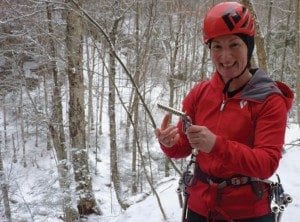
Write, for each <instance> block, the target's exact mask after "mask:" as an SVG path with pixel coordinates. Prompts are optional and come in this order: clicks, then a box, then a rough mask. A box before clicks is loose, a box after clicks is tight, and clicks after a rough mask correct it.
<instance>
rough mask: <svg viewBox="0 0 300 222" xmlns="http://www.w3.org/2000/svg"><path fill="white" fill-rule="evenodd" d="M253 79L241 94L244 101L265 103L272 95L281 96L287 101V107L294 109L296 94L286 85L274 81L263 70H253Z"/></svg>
mask: <svg viewBox="0 0 300 222" xmlns="http://www.w3.org/2000/svg"><path fill="white" fill-rule="evenodd" d="M251 72H252V73H253V77H252V78H251V79H250V81H249V82H248V84H247V85H246V86H245V88H244V89H243V90H242V92H241V98H242V99H248V100H252V101H256V102H263V101H264V100H265V99H266V98H267V97H268V96H270V95H272V94H279V95H281V96H282V97H283V98H284V99H285V103H286V107H287V109H288V110H289V109H290V108H291V107H292V102H293V98H294V93H293V92H292V90H291V89H290V88H289V87H288V86H287V85H286V84H284V83H282V82H279V81H273V80H272V79H271V78H270V77H269V76H267V75H266V74H265V73H264V72H263V71H262V70H261V69H256V70H251Z"/></svg>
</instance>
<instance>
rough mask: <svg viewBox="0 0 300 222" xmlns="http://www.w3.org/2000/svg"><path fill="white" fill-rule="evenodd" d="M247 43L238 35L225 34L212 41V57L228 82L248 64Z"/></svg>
mask: <svg viewBox="0 0 300 222" xmlns="http://www.w3.org/2000/svg"><path fill="white" fill-rule="evenodd" d="M247 50H248V49H247V45H246V44H245V43H244V41H243V40H242V39H240V38H239V37H238V36H236V35H224V36H219V37H216V38H214V39H213V40H212V41H211V49H210V52H211V59H212V62H213V64H214V65H215V67H216V69H217V71H218V72H219V73H220V74H221V76H222V78H223V80H224V81H225V82H226V81H228V80H229V79H231V78H234V77H236V76H238V75H239V74H241V72H242V71H243V70H244V68H245V67H246V66H247V62H248V61H247Z"/></svg>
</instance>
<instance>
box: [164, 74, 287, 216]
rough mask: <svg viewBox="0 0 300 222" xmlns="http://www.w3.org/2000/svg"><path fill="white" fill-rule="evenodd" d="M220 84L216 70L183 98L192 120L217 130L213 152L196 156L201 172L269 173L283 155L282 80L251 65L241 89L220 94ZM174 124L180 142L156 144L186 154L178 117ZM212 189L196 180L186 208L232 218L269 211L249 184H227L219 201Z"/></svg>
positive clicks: (284, 109)
mask: <svg viewBox="0 0 300 222" xmlns="http://www.w3.org/2000/svg"><path fill="white" fill-rule="evenodd" d="M223 88H224V83H223V81H222V79H221V77H220V75H219V74H218V73H215V74H214V75H213V77H212V79H211V80H210V81H204V82H201V83H199V84H197V85H196V86H195V87H194V88H193V89H192V90H191V91H190V92H189V94H188V95H187V96H186V98H185V99H184V101H183V111H184V112H185V113H186V114H187V115H188V116H190V117H191V119H192V121H193V124H195V125H203V126H206V127H207V128H209V129H210V130H211V131H212V132H213V133H214V134H216V135H217V139H216V143H215V145H214V147H213V149H212V151H211V152H210V153H208V154H207V153H203V152H200V153H199V154H198V155H197V157H196V159H197V164H198V165H199V167H200V168H201V169H202V171H204V172H205V173H207V174H208V175H211V176H215V177H218V178H224V179H226V178H230V177H232V176H234V175H237V174H239V175H245V176H249V177H256V178H260V179H266V178H269V177H270V176H271V175H272V174H273V173H274V172H275V171H276V169H277V167H278V164H279V160H280V158H281V155H282V147H283V144H284V137H285V129H286V122H287V113H288V110H289V109H290V107H291V104H292V100H293V93H292V91H291V90H290V89H289V88H288V87H287V86H286V85H284V84H283V83H280V82H274V81H272V80H271V79H270V78H269V77H267V76H266V74H265V73H263V72H262V71H261V70H255V73H254V75H253V77H252V78H251V80H250V81H249V82H248V83H247V85H246V86H245V87H244V88H243V90H242V91H241V92H239V93H238V94H236V95H235V96H233V97H232V98H225V97H224V95H223V92H222V91H223ZM222 103H224V104H225V106H224V105H222ZM221 107H222V108H221ZM178 127H179V128H180V132H181V138H180V141H179V142H178V143H177V144H176V145H175V146H174V147H172V148H167V147H163V146H162V147H161V148H162V150H163V151H164V153H165V154H166V155H167V156H169V157H170V158H184V157H187V156H188V155H190V154H191V147H190V145H189V143H188V140H187V137H186V135H185V134H184V133H183V132H182V130H181V129H182V124H181V122H180V121H179V123H178ZM215 192H216V189H214V188H213V187H212V186H211V185H209V184H206V183H202V182H201V181H197V183H196V185H193V186H192V187H190V188H189V194H190V195H189V199H188V207H189V209H191V210H193V211H194V212H197V213H198V214H200V215H203V216H207V215H208V212H209V211H210V210H213V211H216V212H217V213H219V217H217V218H219V219H222V216H220V215H224V214H222V212H223V213H225V215H228V216H229V217H230V218H231V219H242V218H253V217H258V216H262V215H265V214H267V213H269V212H270V204H269V200H268V192H265V193H264V196H263V198H262V199H258V197H257V196H256V195H255V194H254V192H253V190H252V188H251V185H244V186H239V187H232V186H227V187H225V188H223V189H222V190H220V193H221V199H220V200H219V201H216V200H215ZM216 209H217V210H216ZM220 213H221V214H220ZM224 219H225V218H224Z"/></svg>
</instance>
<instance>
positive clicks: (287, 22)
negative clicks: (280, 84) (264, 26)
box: [280, 0, 292, 81]
mask: <svg viewBox="0 0 300 222" xmlns="http://www.w3.org/2000/svg"><path fill="white" fill-rule="evenodd" d="M291 10H292V0H290V1H289V11H291ZM290 18H291V13H288V15H287V20H286V26H285V32H284V46H283V55H282V60H281V67H280V80H281V81H284V79H285V78H284V73H285V62H286V61H285V60H286V51H287V44H288V39H287V37H288V35H287V33H288V31H289V28H290V27H289V24H290Z"/></svg>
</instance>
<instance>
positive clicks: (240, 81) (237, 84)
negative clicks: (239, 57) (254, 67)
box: [226, 69, 252, 91]
mask: <svg viewBox="0 0 300 222" xmlns="http://www.w3.org/2000/svg"><path fill="white" fill-rule="evenodd" d="M251 77H252V74H251V73H250V72H249V70H248V69H246V70H245V72H244V73H243V75H241V76H240V77H238V78H236V79H233V80H232V82H231V83H230V85H229V88H228V91H234V90H237V89H239V88H241V87H243V86H244V85H245V84H246V83H247V82H248V81H249V80H250V79H251ZM227 81H229V80H227ZM227 81H226V82H227Z"/></svg>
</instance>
